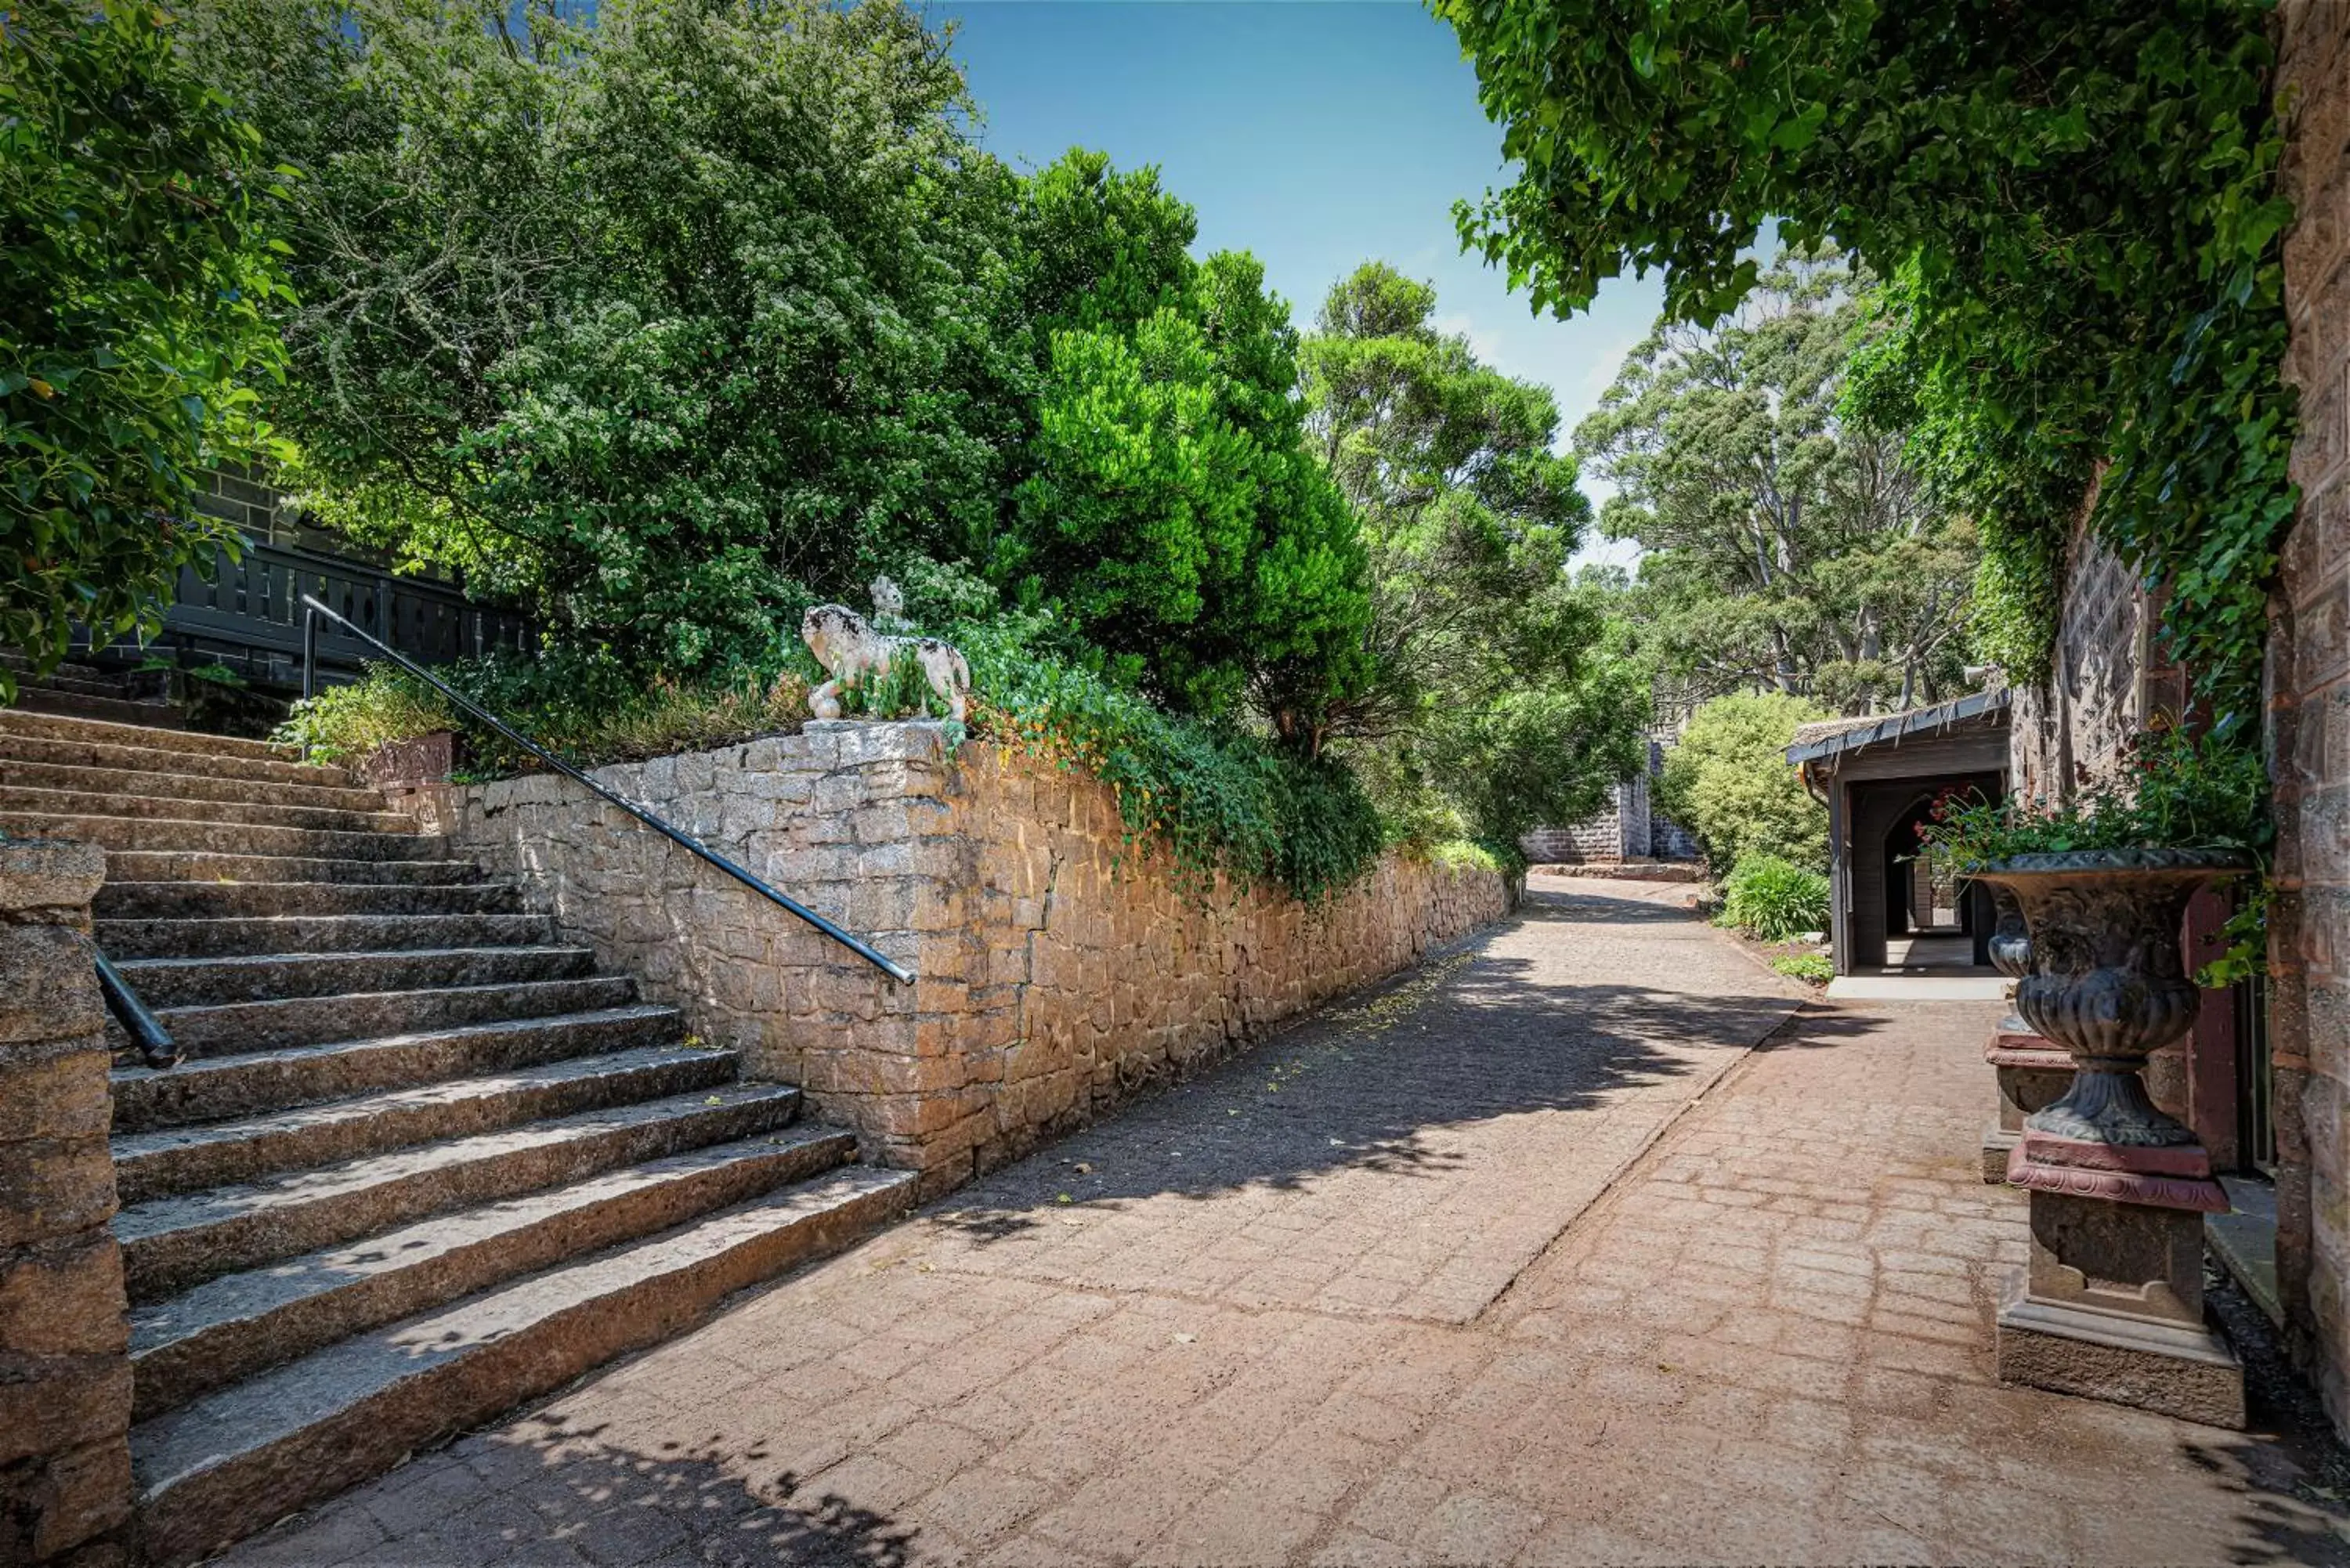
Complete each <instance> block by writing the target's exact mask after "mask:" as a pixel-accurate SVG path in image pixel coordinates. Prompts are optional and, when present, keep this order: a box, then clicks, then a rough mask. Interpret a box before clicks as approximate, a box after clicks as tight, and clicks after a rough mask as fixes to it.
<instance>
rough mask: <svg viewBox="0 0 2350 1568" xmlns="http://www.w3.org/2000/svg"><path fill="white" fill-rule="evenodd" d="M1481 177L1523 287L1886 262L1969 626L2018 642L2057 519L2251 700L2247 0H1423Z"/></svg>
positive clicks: (2272, 123) (2055, 571) (2252, 420)
mask: <svg viewBox="0 0 2350 1568" xmlns="http://www.w3.org/2000/svg"><path fill="white" fill-rule="evenodd" d="M1436 9H1437V11H1438V13H1439V14H1440V15H1441V16H1444V17H1445V18H1446V19H1447V20H1449V21H1450V22H1451V24H1452V26H1453V28H1454V30H1455V32H1456V33H1457V34H1458V35H1459V36H1460V39H1461V45H1462V47H1463V48H1464V50H1465V51H1466V52H1467V53H1468V55H1469V56H1470V57H1471V59H1472V60H1473V61H1474V62H1475V65H1476V69H1477V73H1478V81H1479V90H1480V95H1481V97H1482V100H1483V103H1484V105H1485V108H1486V110H1487V112H1488V113H1489V114H1490V115H1492V117H1493V118H1494V119H1496V120H1498V121H1499V122H1501V124H1502V125H1503V127H1504V131H1503V152H1504V155H1505V156H1506V157H1507V158H1508V159H1509V160H1510V161H1511V164H1512V167H1513V171H1514V176H1513V183H1512V184H1511V185H1510V186H1509V187H1508V188H1507V189H1506V190H1503V191H1502V192H1498V193H1494V194H1491V195H1489V196H1488V197H1487V198H1486V199H1485V201H1484V202H1482V205H1479V206H1476V207H1473V208H1472V207H1471V206H1469V205H1468V204H1466V203H1464V204H1463V206H1462V207H1461V210H1460V217H1461V231H1462V237H1463V239H1464V240H1465V241H1467V242H1468V243H1470V244H1474V245H1476V246H1478V247H1480V248H1482V250H1483V252H1484V253H1485V254H1486V255H1487V256H1488V257H1489V258H1490V259H1492V260H1493V261H1495V262H1497V263H1499V264H1501V265H1504V266H1506V267H1507V268H1508V270H1509V272H1510V275H1511V276H1512V278H1513V282H1515V283H1518V284H1523V286H1526V287H1527V288H1528V289H1529V290H1530V292H1531V294H1532V296H1533V299H1534V304H1535V306H1536V308H1538V309H1544V308H1555V309H1561V310H1571V309H1575V308H1579V307H1581V306H1584V305H1586V304H1587V303H1588V302H1589V301H1590V299H1591V298H1592V296H1593V295H1594V293H1595V292H1596V289H1597V287H1598V286H1599V284H1600V283H1601V281H1602V280H1604V279H1606V278H1607V277H1610V276H1614V275H1617V274H1618V273H1619V272H1620V271H1622V270H1623V269H1624V268H1625V267H1627V266H1630V267H1634V268H1637V269H1638V270H1639V271H1641V272H1644V273H1645V272H1646V271H1647V270H1648V269H1649V268H1651V267H1655V268H1659V269H1661V270H1662V271H1663V272H1664V274H1665V289H1666V308H1667V313H1668V314H1669V316H1671V317H1674V318H1675V319H1679V320H1692V321H1698V322H1705V321H1710V320H1711V319H1713V318H1715V317H1718V316H1720V315H1721V313H1723V312H1725V311H1727V310H1729V309H1731V307H1733V306H1736V305H1737V304H1738V302H1739V301H1740V300H1741V299H1742V298H1743V297H1744V296H1746V294H1747V293H1748V291H1749V290H1750V289H1751V288H1752V286H1753V285H1754V283H1755V281H1756V277H1757V275H1758V273H1759V270H1760V266H1759V264H1758V262H1757V261H1756V260H1755V259H1754V256H1753V254H1752V247H1753V246H1754V244H1756V241H1757V239H1758V237H1759V235H1760V233H1761V230H1762V227H1763V224H1764V223H1776V225H1777V228H1778V236H1779V238H1780V239H1781V240H1782V241H1783V242H1785V243H1787V244H1792V245H1794V246H1795V247H1797V248H1799V249H1802V248H1808V247H1811V246H1814V245H1816V244H1821V243H1824V242H1828V241H1833V242H1834V243H1835V244H1836V245H1838V246H1839V247H1840V248H1842V249H1843V250H1845V251H1846V252H1847V253H1849V254H1853V255H1855V256H1856V257H1857V258H1858V259H1859V260H1860V261H1861V262H1863V263H1864V264H1866V266H1867V267H1868V268H1869V270H1870V271H1871V272H1872V273H1874V274H1875V275H1877V276H1878V277H1881V278H1884V279H1886V280H1887V287H1888V291H1889V298H1888V310H1889V317H1888V319H1889V324H1890V326H1891V327H1892V328H1893V330H1892V332H1891V333H1890V334H1889V336H1888V338H1887V348H1886V349H1885V351H1884V355H1883V364H1882V365H1881V366H1880V367H1879V369H1880V370H1881V371H1882V372H1883V374H1884V377H1885V379H1887V380H1888V381H1889V382H1890V383H1891V385H1890V386H1888V387H1885V388H1881V389H1880V390H1881V391H1882V392H1883V393H1884V395H1885V397H1886V399H1887V400H1889V401H1891V402H1894V403H1900V402H1905V401H1906V402H1907V403H1908V405H1909V406H1910V409H1911V411H1912V413H1913V415H1914V417H1913V418H1911V419H1909V420H1908V421H1905V422H1908V423H1909V424H1910V425H1911V426H1912V427H1913V429H1914V431H1915V432H1916V435H1917V442H1916V452H1917V455H1918V458H1919V460H1920V461H1921V462H1923V463H1924V464H1925V465H1926V466H1927V467H1928V468H1929V470H1930V471H1931V472H1932V473H1933V475H1934V477H1935V478H1936V479H1937V480H1938V481H1939V483H1943V484H1944V485H1946V486H1947V487H1948V488H1949V489H1950V492H1951V493H1953V494H1955V495H1956V496H1957V497H1958V498H1959V499H1960V502H1961V504H1962V508H1961V509H1962V510H1963V511H1964V512H1965V513H1966V514H1969V515H1970V517H1971V518H1972V519H1973V520H1974V521H1975V523H1976V524H1977V526H1978V528H1979V529H1980V531H1981V538H1982V542H1983V545H1984V548H1985V551H1986V555H1987V561H1986V570H1985V572H1984V574H1983V576H1982V579H1981V588H1982V590H1983V592H1984V593H1985V595H1986V597H1988V598H1989V599H1990V600H1991V614H1990V615H1989V616H1988V617H1986V619H1985V624H1986V627H1987V628H1988V629H1989V630H1991V632H1992V633H1993V634H1994V635H1995V637H1996V639H1997V640H1996V642H1995V643H1994V645H1993V649H1992V651H1994V652H1995V653H1996V654H1997V655H1998V656H1999V657H2000V658H2001V659H2002V661H2004V662H2006V663H2007V664H2008V665H2009V666H2010V667H2011V669H2012V670H2014V671H2015V672H2016V673H2017V674H2019V675H2022V676H2026V677H2030V676H2034V675H2036V674H2038V673H2039V672H2040V671H2041V670H2044V668H2045V666H2046V659H2047V654H2048V649H2049V646H2050V641H2051V633H2052V631H2053V625H2054V608H2055V604H2056V589H2057V583H2058V576H2059V568H2060V564H2061V560H2062V556H2063V553H2064V547H2065V544H2066V541H2067V539H2068V537H2069V533H2070V528H2071V525H2072V524H2073V521H2074V518H2075V517H2076V516H2077V515H2078V514H2079V512H2080V510H2081V507H2082V504H2083V502H2084V500H2085V498H2086V497H2087V496H2088V494H2089V487H2090V482H2091V479H2092V477H2093V475H2095V474H2097V473H2099V472H2100V471H2101V469H2100V465H2101V464H2107V463H2109V464H2110V466H2109V467H2105V468H2103V470H2102V473H2103V479H2102V483H2099V484H2098V486H2097V489H2096V493H2095V514H2094V518H2093V523H2094V525H2095V527H2096V529H2097V530H2098V532H2099V533H2100V535H2102V536H2103V537H2104V538H2105V539H2106V541H2108V542H2109V543H2111V544H2112V545H2115V546H2116V548H2117V549H2118V550H2119V552H2120V553H2121V555H2122V556H2123V557H2124V559H2126V560H2127V561H2129V562H2130V563H2132V564H2133V565H2134V566H2137V567H2139V568H2141V569H2142V570H2143V571H2144V572H2145V574H2146V575H2147V577H2148V578H2149V579H2150V580H2151V581H2152V582H2153V583H2154V584H2155V585H2156V586H2158V587H2161V588H2164V589H2166V590H2168V599H2167V601H2166V610H2165V626H2166V630H2167V632H2168V634H2169V635H2170V636H2171V637H2172V639H2174V642H2175V645H2176V651H2177V652H2178V654H2179V655H2181V656H2182V657H2183V658H2184V659H2186V660H2187V662H2188V663H2189V666H2190V668H2192V669H2193V670H2195V672H2196V674H2197V677H2198V679H2199V683H2200V685H2201V686H2202V689H2203V691H2204V693H2205V694H2206V696H2207V697H2208V698H2209V699H2210V701H2211V702H2212V703H2213V704H2214V706H2216V707H2217V708H2218V709H2220V711H2223V712H2232V713H2233V714H2235V715H2236V716H2237V717H2238V718H2239V719H2241V718H2243V717H2244V716H2247V715H2250V714H2251V713H2252V712H2253V711H2254V709H2255V705H2256V703H2257V700H2258V684H2259V675H2260V660H2261V648H2262V637H2263V635H2264V632H2265V627H2266V618H2265V596H2266V584H2267V580H2268V578H2269V577H2270V576H2271V575H2272V571H2273V568H2274V566H2275V545H2276V540H2277V537H2278V535H2279V532H2280V530H2281V529H2282V526H2283V524H2284V523H2285V522H2286V521H2287V520H2288V519H2289V517H2290V516H2291V514H2292V507H2293V488H2292V485H2291V483H2290V480H2289V478H2288V476H2287V473H2286V471H2285V460H2286V453H2287V452H2288V450H2289V448H2290V446H2291V443H2292V437H2293V402H2292V398H2291V395H2290V393H2289V392H2288V390H2287V389H2285V387H2284V386H2283V384H2282V379H2281V375H2280V366H2281V365H2282V359H2283V349H2284V347H2285V336H2286V325H2285V319H2284V314H2283V308H2282V272H2281V268H2280V265H2279V261H2278V235H2279V234H2280V232H2281V231H2282V229H2283V227H2284V225H2285V224H2286V223H2287V222H2288V221H2289V220H2290V218H2291V212H2290V209H2289V205H2288V203H2287V202H2285V201H2284V200H2283V199H2282V197H2281V196H2280V195H2279V194H2278V192H2277V191H2276V188H2275V171H2276V167H2277V161H2278V160H2279V158H2280V157H2281V156H2282V145H2283V143H2282V136H2281V134H2280V133H2279V130H2278V129H2277V124H2276V120H2275V110H2274V105H2273V103H2272V92H2273V83H2272V80H2271V79H2270V78H2271V67H2272V45H2271V43H2270V40H2269V36H2268V29H2269V24H2270V21H2271V17H2272V11H2273V5H2272V4H2270V3H2268V0H2047V3H2045V4H2036V5H2020V6H1984V5H1976V4H1972V3H1971V0H1918V3H1916V4H1908V5H1883V4H1880V3H1879V0H1822V3H1819V4H1810V5H1795V6H1785V7H1780V8H1777V9H1775V10H1772V11H1768V12H1763V11H1758V10H1756V9H1755V8H1754V7H1752V6H1750V5H1744V4H1742V3H1739V0H1700V3H1697V4H1686V5H1668V6H1657V5H1647V6H1641V5H1617V4H1615V3H1614V0H1436Z"/></svg>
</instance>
